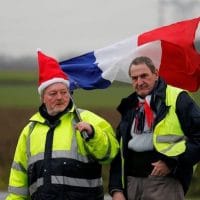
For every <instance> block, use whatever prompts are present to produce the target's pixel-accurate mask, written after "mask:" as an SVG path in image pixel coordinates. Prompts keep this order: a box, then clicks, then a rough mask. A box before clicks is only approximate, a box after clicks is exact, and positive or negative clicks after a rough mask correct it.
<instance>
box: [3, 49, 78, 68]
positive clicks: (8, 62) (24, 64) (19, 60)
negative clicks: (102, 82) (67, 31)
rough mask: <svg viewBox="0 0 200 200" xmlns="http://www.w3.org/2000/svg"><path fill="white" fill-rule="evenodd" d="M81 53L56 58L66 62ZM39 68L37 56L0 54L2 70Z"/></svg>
mask: <svg viewBox="0 0 200 200" xmlns="http://www.w3.org/2000/svg"><path fill="white" fill-rule="evenodd" d="M78 55H79V53H70V54H68V55H64V56H61V57H59V58H56V57H55V58H56V59H57V60H58V61H62V60H66V59H69V58H72V57H75V56H78ZM36 67H37V57H36V55H33V56H29V55H25V56H12V55H8V54H5V55H4V54H0V70H2V69H3V70H4V69H5V70H9V69H27V70H28V69H34V68H36Z"/></svg>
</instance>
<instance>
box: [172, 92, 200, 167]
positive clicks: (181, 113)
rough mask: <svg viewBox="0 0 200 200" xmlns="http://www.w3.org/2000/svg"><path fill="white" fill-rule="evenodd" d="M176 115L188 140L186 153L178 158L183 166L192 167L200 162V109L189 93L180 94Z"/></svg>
mask: <svg viewBox="0 0 200 200" xmlns="http://www.w3.org/2000/svg"><path fill="white" fill-rule="evenodd" d="M176 113H177V116H178V118H179V121H180V124H181V127H182V129H183V131H184V134H185V136H186V137H187V140H186V151H185V152H184V153H183V154H181V155H180V156H179V158H178V162H179V163H180V164H181V165H186V166H192V165H195V164H196V163H197V162H199V161H200V108H199V106H198V105H197V104H196V103H195V101H194V100H193V99H192V98H191V97H190V96H189V94H188V93H186V92H182V93H180V94H179V96H178V98H177V103H176Z"/></svg>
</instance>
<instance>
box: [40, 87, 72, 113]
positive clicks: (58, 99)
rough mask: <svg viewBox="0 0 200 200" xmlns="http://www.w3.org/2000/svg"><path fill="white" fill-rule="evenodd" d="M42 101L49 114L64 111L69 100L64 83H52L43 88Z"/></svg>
mask: <svg viewBox="0 0 200 200" xmlns="http://www.w3.org/2000/svg"><path fill="white" fill-rule="evenodd" d="M42 101H43V103H44V104H45V106H46V108H47V112H48V114H49V115H51V116H54V115H57V114H58V113H60V112H62V111H64V110H65V108H66V107H67V106H68V104H69V102H70V94H69V90H68V88H67V86H66V85H65V84H64V83H53V84H51V85H50V86H48V87H47V88H46V89H45V90H44V93H43V96H42Z"/></svg>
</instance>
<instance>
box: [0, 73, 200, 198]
mask: <svg viewBox="0 0 200 200" xmlns="http://www.w3.org/2000/svg"><path fill="white" fill-rule="evenodd" d="M36 77H37V74H36V72H35V71H0V94H1V98H0V121H1V126H0V133H1V140H0V190H1V189H5V188H6V187H7V184H8V175H9V169H10V165H11V162H12V159H13V154H14V150H15V146H16V142H17V138H18V135H19V133H20V131H21V129H22V128H23V126H24V125H25V124H26V122H27V120H28V118H29V117H30V116H31V115H32V114H33V113H34V112H35V111H36V109H37V107H38V105H39V104H40V100H39V96H38V93H37V79H36ZM131 92H132V88H131V86H130V85H127V84H120V83H114V84H113V85H112V86H111V87H109V88H107V89H103V90H90V91H86V90H82V89H77V90H75V91H74V95H73V96H74V99H75V102H76V104H77V106H78V107H80V108H85V109H90V110H92V111H94V112H96V113H97V114H99V115H101V116H103V117H104V118H106V119H107V120H109V121H110V122H111V124H112V125H113V127H114V128H115V127H116V125H117V123H118V120H119V116H118V113H117V112H116V110H115V108H116V106H117V105H118V104H119V102H120V100H121V98H122V97H125V96H127V95H128V94H130V93H131ZM193 96H194V99H195V100H196V102H197V103H198V104H200V94H199V92H197V93H195V94H193ZM108 168H109V166H105V167H104V170H103V177H104V181H105V188H107V187H106V185H107V179H108ZM198 171H199V174H200V169H199V168H198ZM199 177H200V176H199V175H195V177H194V180H193V185H192V187H193V190H194V191H197V193H198V194H199V195H200V182H199ZM189 194H190V195H192V194H194V193H193V191H191V192H190V193H189ZM188 199H190V198H188ZM191 200H192V199H191ZM199 200H200V198H199Z"/></svg>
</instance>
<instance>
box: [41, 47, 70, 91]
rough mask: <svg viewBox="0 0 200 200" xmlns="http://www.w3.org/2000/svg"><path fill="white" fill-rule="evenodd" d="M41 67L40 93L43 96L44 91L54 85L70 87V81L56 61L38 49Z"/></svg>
mask: <svg viewBox="0 0 200 200" xmlns="http://www.w3.org/2000/svg"><path fill="white" fill-rule="evenodd" d="M37 53H38V65H39V82H38V92H39V94H40V95H41V94H42V92H43V90H44V89H45V88H46V87H48V86H49V85H51V84H53V83H64V84H66V85H67V87H69V79H68V76H67V74H65V73H64V72H63V71H62V69H61V68H60V65H59V63H58V62H57V60H56V59H54V58H52V57H49V56H46V55H45V54H44V53H42V52H41V50H40V49H37Z"/></svg>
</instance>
